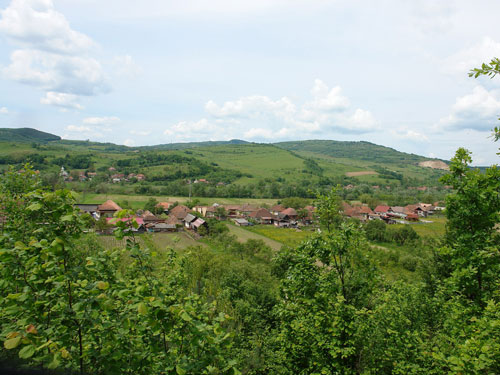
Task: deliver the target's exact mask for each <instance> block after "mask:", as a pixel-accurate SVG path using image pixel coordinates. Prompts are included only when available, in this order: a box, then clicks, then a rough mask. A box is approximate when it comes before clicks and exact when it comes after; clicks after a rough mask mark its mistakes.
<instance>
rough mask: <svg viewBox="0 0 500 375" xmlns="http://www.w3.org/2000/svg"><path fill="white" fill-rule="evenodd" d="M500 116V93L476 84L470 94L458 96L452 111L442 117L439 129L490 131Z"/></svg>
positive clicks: (438, 125)
mask: <svg viewBox="0 0 500 375" xmlns="http://www.w3.org/2000/svg"><path fill="white" fill-rule="evenodd" d="M499 116H500V93H498V92H497V91H495V90H490V91H488V90H486V89H485V88H484V87H482V86H476V87H475V88H474V89H473V90H472V93H471V94H469V95H465V96H462V97H460V98H457V100H456V102H455V104H454V105H453V107H452V110H451V113H450V114H449V115H448V116H446V117H444V118H442V119H441V120H440V121H439V122H438V124H437V128H438V129H445V130H457V129H472V130H478V131H490V130H491V129H492V128H493V127H494V126H495V125H497V123H498V117H499Z"/></svg>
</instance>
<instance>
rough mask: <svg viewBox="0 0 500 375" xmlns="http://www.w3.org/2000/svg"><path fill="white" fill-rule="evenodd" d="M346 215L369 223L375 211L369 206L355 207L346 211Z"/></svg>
mask: <svg viewBox="0 0 500 375" xmlns="http://www.w3.org/2000/svg"><path fill="white" fill-rule="evenodd" d="M344 215H346V216H347V217H351V218H356V219H358V220H361V221H368V220H369V219H370V215H373V211H372V210H371V208H370V207H368V206H353V207H351V208H350V209H347V210H344Z"/></svg>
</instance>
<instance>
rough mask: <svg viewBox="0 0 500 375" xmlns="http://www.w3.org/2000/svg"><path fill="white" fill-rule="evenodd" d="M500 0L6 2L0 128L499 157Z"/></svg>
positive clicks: (117, 139) (104, 137)
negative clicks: (489, 69)
mask: <svg viewBox="0 0 500 375" xmlns="http://www.w3.org/2000/svg"><path fill="white" fill-rule="evenodd" d="M499 14H500V1H495V0H476V1H474V2H472V1H468V0H446V1H444V0H434V1H433V0H379V1H376V2H375V1H367V0H328V1H327V0H251V1H250V0H247V1H238V0H212V1H206V0H204V1H202V0H184V1H171V0H142V1H140V2H138V1H131V0H105V1H102V0H101V1H97V0H9V1H5V0H0V127H10V128H19V127H32V128H36V129H39V130H42V131H47V132H50V133H53V134H57V135H60V136H62V137H63V138H67V139H82V140H85V139H90V140H92V141H98V142H113V143H117V144H125V145H128V146H141V145H154V144H164V143H174V142H188V141H208V140H230V139H244V140H247V141H252V142H266V143H267V142H278V141H286V140H305V139H333V140H349V141H369V142H373V143H376V144H381V145H384V146H388V147H393V148H395V149H397V150H400V151H405V152H410V153H416V154H419V155H423V156H427V157H436V158H442V159H448V160H449V159H450V158H451V157H452V156H453V155H454V153H455V151H456V149H457V148H458V147H465V148H467V149H469V150H470V151H471V152H472V157H473V160H474V164H475V165H489V164H493V163H495V164H496V163H498V160H499V158H498V156H497V155H496V152H498V146H499V145H498V144H495V143H494V142H493V140H492V138H491V133H492V131H491V130H492V128H493V127H495V126H499V125H500V123H499V121H498V118H499V117H500V77H496V78H494V79H489V78H486V77H481V78H478V79H474V78H470V77H469V76H468V72H469V71H470V70H471V69H472V68H474V67H479V66H480V65H481V63H482V62H489V61H490V60H491V58H493V57H500V27H498V15H499Z"/></svg>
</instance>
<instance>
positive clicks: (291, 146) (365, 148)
mask: <svg viewBox="0 0 500 375" xmlns="http://www.w3.org/2000/svg"><path fill="white" fill-rule="evenodd" d="M0 141H8V142H9V141H10V142H25V143H32V142H36V143H46V142H55V143H58V144H61V145H62V144H64V145H74V146H85V147H88V148H89V149H97V148H99V147H101V146H103V147H105V150H106V151H108V152H128V151H134V150H135V152H140V151H170V150H171V151H174V150H185V151H188V150H190V149H199V148H207V147H217V146H219V147H221V146H249V147H250V146H252V145H259V144H260V145H265V144H262V143H255V142H248V141H244V140H241V139H231V140H229V141H202V142H185V143H181V142H179V143H166V144H159V145H153V146H133V147H128V146H123V145H116V144H113V143H110V142H106V143H102V142H89V141H76V140H67V139H64V140H63V139H61V137H59V136H57V135H54V134H50V133H46V132H42V131H40V130H36V129H32V128H18V129H9V128H0ZM267 145H271V146H274V147H278V148H281V149H283V150H287V151H289V152H291V153H294V155H295V156H299V155H298V154H297V153H299V154H301V155H303V156H299V157H301V158H304V154H303V153H305V154H306V155H305V156H306V157H307V154H309V157H317V156H329V157H332V158H340V159H351V160H358V161H362V162H373V163H375V164H376V163H384V164H391V165H396V164H401V165H403V164H413V165H418V164H419V163H422V162H428V161H433V162H442V164H443V165H447V164H448V163H449V162H448V161H446V160H440V159H430V158H427V157H424V156H421V155H416V154H409V153H406V152H401V151H398V150H395V149H393V148H390V147H385V146H381V145H377V144H374V143H371V142H366V141H357V142H354V141H333V140H305V141H288V142H275V143H268V144H267ZM424 166H425V165H424Z"/></svg>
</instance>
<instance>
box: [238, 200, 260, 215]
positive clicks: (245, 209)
mask: <svg viewBox="0 0 500 375" xmlns="http://www.w3.org/2000/svg"><path fill="white" fill-rule="evenodd" d="M258 210H259V207H257V206H253V205H251V204H247V203H245V204H244V205H242V206H241V207H240V209H239V210H238V211H237V212H238V214H239V215H240V216H250V214H251V213H252V212H256V211H258Z"/></svg>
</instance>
